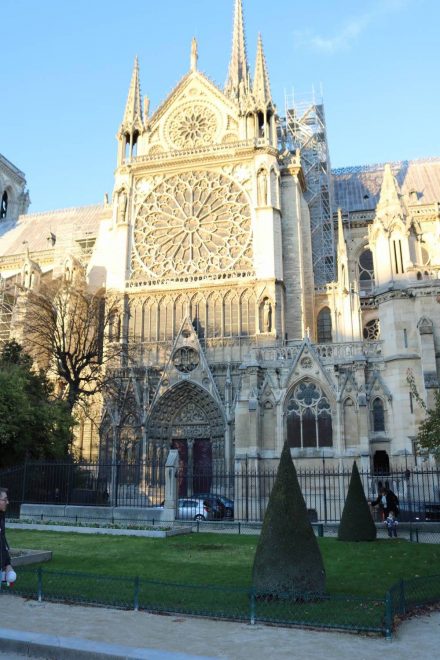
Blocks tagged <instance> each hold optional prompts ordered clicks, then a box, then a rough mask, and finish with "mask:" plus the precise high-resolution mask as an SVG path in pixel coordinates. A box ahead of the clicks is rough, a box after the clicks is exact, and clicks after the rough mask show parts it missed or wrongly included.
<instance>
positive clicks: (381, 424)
mask: <svg viewBox="0 0 440 660" xmlns="http://www.w3.org/2000/svg"><path fill="white" fill-rule="evenodd" d="M371 414H372V422H373V432H374V433H383V432H385V409H384V405H383V401H382V399H381V398H380V397H376V398H375V399H374V400H373V404H372V406H371Z"/></svg>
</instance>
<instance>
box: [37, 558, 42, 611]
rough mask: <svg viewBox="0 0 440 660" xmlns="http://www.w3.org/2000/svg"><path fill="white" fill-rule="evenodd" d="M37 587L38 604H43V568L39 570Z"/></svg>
mask: <svg viewBox="0 0 440 660" xmlns="http://www.w3.org/2000/svg"><path fill="white" fill-rule="evenodd" d="M37 585H38V586H37V596H38V602H39V603H41V601H42V600H43V569H42V568H41V566H40V568H38V569H37Z"/></svg>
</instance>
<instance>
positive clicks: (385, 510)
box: [369, 487, 399, 520]
mask: <svg viewBox="0 0 440 660" xmlns="http://www.w3.org/2000/svg"><path fill="white" fill-rule="evenodd" d="M369 504H371V506H377V505H379V509H380V510H381V511H382V520H385V519H386V518H388V514H389V513H390V511H392V512H393V513H394V517H395V518H397V515H398V513H399V498H398V497H397V495H396V494H395V493H393V491H392V490H391V488H386V487H382V488H381V489H380V491H379V495H378V496H377V498H376V499H375V500H374V501H373V502H369Z"/></svg>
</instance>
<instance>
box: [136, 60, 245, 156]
mask: <svg viewBox="0 0 440 660" xmlns="http://www.w3.org/2000/svg"><path fill="white" fill-rule="evenodd" d="M149 129H150V131H149V136H148V143H149V144H148V147H147V153H148V154H149V155H154V154H155V153H161V152H168V151H176V150H177V151H180V150H184V149H185V150H186V149H198V148H203V147H209V146H210V145H215V144H226V143H228V142H236V141H237V140H238V116H237V110H236V108H235V106H234V105H233V104H232V103H231V102H230V101H229V100H228V99H227V98H226V97H225V95H224V94H223V93H222V92H221V91H220V90H219V89H217V87H216V86H215V85H214V84H213V83H212V82H210V81H209V80H208V79H207V78H206V77H205V76H204V75H203V74H201V73H200V72H198V71H191V72H190V73H189V74H187V75H186V76H185V77H184V78H183V80H182V81H181V82H180V83H179V85H178V86H177V87H176V88H175V90H174V91H173V92H172V93H171V95H170V96H169V97H168V99H166V101H165V102H164V103H163V104H162V105H161V106H160V107H159V108H158V110H157V111H156V112H155V113H154V115H153V116H152V117H151V120H150V123H149Z"/></svg>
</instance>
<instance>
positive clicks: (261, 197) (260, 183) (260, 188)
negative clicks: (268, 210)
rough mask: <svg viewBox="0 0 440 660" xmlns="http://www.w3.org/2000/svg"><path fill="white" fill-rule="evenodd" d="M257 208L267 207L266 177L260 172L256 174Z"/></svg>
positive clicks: (264, 173)
mask: <svg viewBox="0 0 440 660" xmlns="http://www.w3.org/2000/svg"><path fill="white" fill-rule="evenodd" d="M257 195H258V206H267V175H266V172H264V171H263V170H260V171H259V172H258V174H257Z"/></svg>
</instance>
